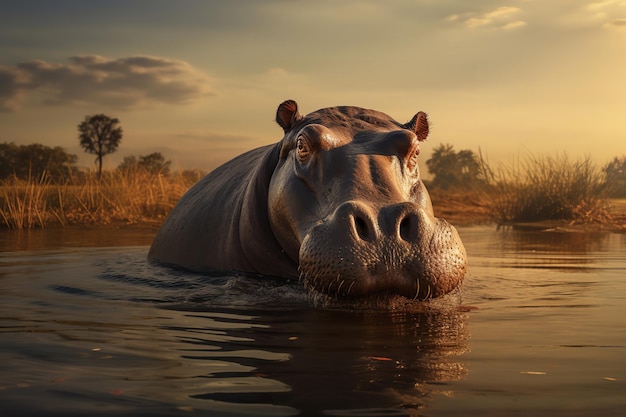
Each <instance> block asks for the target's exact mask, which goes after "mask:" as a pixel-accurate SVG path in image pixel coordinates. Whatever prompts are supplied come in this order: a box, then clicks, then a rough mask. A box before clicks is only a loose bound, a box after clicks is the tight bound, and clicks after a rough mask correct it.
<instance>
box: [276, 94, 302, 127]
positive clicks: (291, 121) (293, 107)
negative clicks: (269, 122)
mask: <svg viewBox="0 0 626 417" xmlns="http://www.w3.org/2000/svg"><path fill="white" fill-rule="evenodd" d="M301 119H302V116H300V113H298V103H296V102H295V101H294V100H287V101H284V102H282V103H281V104H280V106H278V110H276V123H278V124H279V125H280V127H282V128H283V130H284V131H285V133H287V132H289V131H290V130H291V128H292V127H294V125H295V124H296V123H298V122H299V121H300V120H301Z"/></svg>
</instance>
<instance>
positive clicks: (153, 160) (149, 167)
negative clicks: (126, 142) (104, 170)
mask: <svg viewBox="0 0 626 417" xmlns="http://www.w3.org/2000/svg"><path fill="white" fill-rule="evenodd" d="M171 163H172V161H166V160H165V158H164V157H163V155H162V154H161V152H153V153H151V154H148V155H144V156H139V158H137V157H136V156H134V155H131V156H125V157H124V159H123V160H122V162H121V163H120V164H119V165H118V166H117V169H120V170H123V171H129V170H133V169H143V170H146V171H148V172H149V173H151V174H161V175H169V174H170V164H171Z"/></svg>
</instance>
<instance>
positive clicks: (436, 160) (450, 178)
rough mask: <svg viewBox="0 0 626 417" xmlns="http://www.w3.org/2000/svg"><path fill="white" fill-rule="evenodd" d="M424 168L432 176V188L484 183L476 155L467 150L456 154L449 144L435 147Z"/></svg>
mask: <svg viewBox="0 0 626 417" xmlns="http://www.w3.org/2000/svg"><path fill="white" fill-rule="evenodd" d="M426 166H427V167H428V172H430V173H431V174H433V175H434V178H433V181H432V185H433V187H440V188H450V187H455V186H463V185H468V184H472V185H474V184H476V183H478V182H484V178H483V170H482V169H481V164H480V161H479V159H478V157H477V156H476V154H475V153H474V152H472V151H470V150H467V149H465V150H461V151H458V152H456V151H455V150H454V148H453V147H452V145H450V144H441V145H439V146H438V147H436V148H435V149H434V151H433V155H432V157H431V158H430V159H429V160H427V161H426Z"/></svg>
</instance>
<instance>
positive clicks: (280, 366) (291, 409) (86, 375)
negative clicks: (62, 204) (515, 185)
mask: <svg viewBox="0 0 626 417" xmlns="http://www.w3.org/2000/svg"><path fill="white" fill-rule="evenodd" d="M459 232H460V234H461V236H462V238H463V241H464V243H465V245H466V248H467V250H468V254H469V259H470V273H469V276H468V278H467V281H466V284H465V285H464V286H463V288H462V290H461V291H460V292H457V293H455V294H453V295H452V296H450V297H447V298H446V299H445V300H443V301H438V302H435V303H432V304H430V305H426V306H424V305H410V306H405V308H401V309H396V310H393V311H388V310H387V311H386V310H380V309H372V308H366V307H364V306H352V307H350V306H340V305H337V304H336V303H333V302H332V301H331V302H330V304H329V305H325V306H323V305H320V304H319V303H316V302H314V301H313V300H312V299H311V298H310V297H309V295H308V294H306V292H305V291H304V290H302V288H301V287H300V285H299V284H298V282H297V280H296V281H293V282H284V281H277V280H272V279H259V278H254V277H243V276H204V275H197V274H190V273H183V272H179V271H174V270H171V269H169V268H165V267H161V266H158V265H153V264H150V263H149V262H147V261H146V253H147V249H148V246H147V245H149V242H150V239H151V237H152V235H153V233H154V232H153V231H142V230H125V231H124V230H105V231H102V230H94V231H73V230H66V231H62V230H61V231H58V230H57V231H54V230H44V231H33V232H30V233H19V234H18V233H11V232H7V231H0V410H2V411H1V415H2V416H3V417H4V416H6V417H12V416H31V415H37V416H113V415H115V416H119V415H123V416H138V415H145V416H257V415H270V416H290V415H299V414H300V415H331V416H396V415H411V416H418V415H419V416H467V415H480V416H490V415H493V416H503V415H506V416H516V415H520V416H526V415H533V416H589V415H593V416H604V415H606V416H618V415H623V413H624V409H625V407H626V300H625V298H626V250H625V249H626V235H623V234H622V235H619V234H609V233H598V234H590V233H558V232H546V231H544V232H538V231H516V230H512V229H502V230H497V229H496V228H495V227H468V228H460V229H459Z"/></svg>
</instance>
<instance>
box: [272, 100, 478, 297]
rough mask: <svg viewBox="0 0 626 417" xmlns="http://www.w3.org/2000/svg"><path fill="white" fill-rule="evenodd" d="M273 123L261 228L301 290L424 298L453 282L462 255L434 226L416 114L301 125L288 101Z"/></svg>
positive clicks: (422, 128)
mask: <svg viewBox="0 0 626 417" xmlns="http://www.w3.org/2000/svg"><path fill="white" fill-rule="evenodd" d="M276 121H277V122H278V124H279V125H280V126H281V127H282V128H283V129H284V131H285V137H284V138H283V140H282V142H281V144H282V148H281V150H280V159H279V161H278V165H277V166H276V168H275V170H274V173H273V175H272V179H271V182H270V188H269V195H268V198H269V199H268V209H269V218H270V224H271V228H272V231H273V232H274V235H275V236H276V238H277V240H278V242H279V243H280V245H281V247H282V248H283V249H284V251H285V252H286V254H287V255H288V256H289V257H291V258H292V259H293V260H294V261H295V262H297V263H298V264H299V267H300V274H301V277H302V278H303V279H304V282H305V284H306V285H307V286H309V287H312V288H314V289H316V290H318V291H320V292H322V293H326V294H329V295H333V296H337V297H362V296H370V295H381V296H393V295H401V296H404V297H407V298H411V299H413V298H417V299H428V298H430V297H437V296H440V295H443V294H446V293H448V292H450V291H451V290H453V289H454V288H456V287H457V286H458V285H459V284H460V283H461V281H462V280H463V276H464V275H465V272H466V254H465V249H464V247H463V244H462V243H461V239H460V238H459V235H458V234H457V232H456V230H455V229H454V227H452V226H451V225H450V224H449V223H448V222H446V221H445V220H443V219H438V218H436V217H434V215H433V209H432V205H431V203H430V197H429V195H428V192H427V191H426V188H425V187H424V184H423V183H422V181H421V179H420V175H419V169H418V165H417V158H418V155H419V144H420V142H421V141H423V140H425V139H426V137H427V136H428V120H427V117H426V114H425V113H423V112H419V113H417V114H416V115H415V116H414V117H413V119H412V120H411V121H409V122H408V123H405V124H400V123H398V122H396V121H394V120H393V119H392V118H391V117H389V116H387V115H386V114H384V113H380V112H377V111H374V110H367V109H362V108H359V107H333V108H326V109H322V110H318V111H316V112H313V113H311V114H309V115H307V116H305V117H303V116H301V115H300V114H299V113H298V106H297V104H296V102H295V101H292V100H289V101H286V102H284V103H282V104H281V105H280V106H279V107H278V111H277V114H276Z"/></svg>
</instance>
